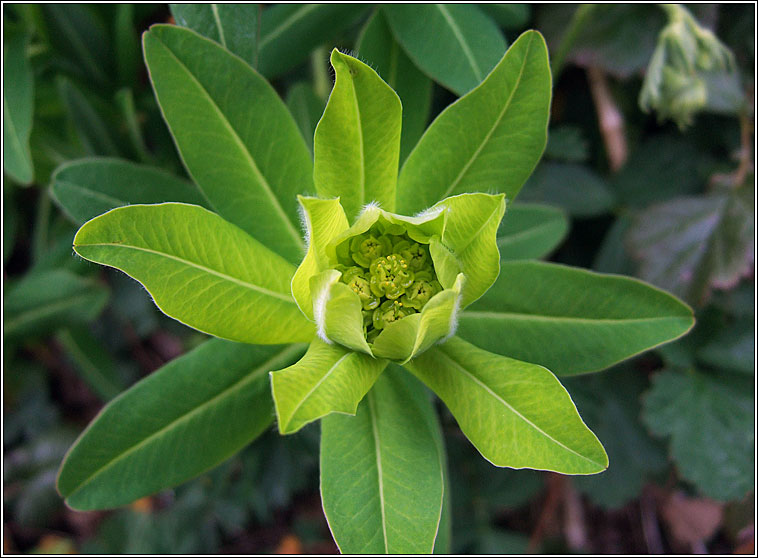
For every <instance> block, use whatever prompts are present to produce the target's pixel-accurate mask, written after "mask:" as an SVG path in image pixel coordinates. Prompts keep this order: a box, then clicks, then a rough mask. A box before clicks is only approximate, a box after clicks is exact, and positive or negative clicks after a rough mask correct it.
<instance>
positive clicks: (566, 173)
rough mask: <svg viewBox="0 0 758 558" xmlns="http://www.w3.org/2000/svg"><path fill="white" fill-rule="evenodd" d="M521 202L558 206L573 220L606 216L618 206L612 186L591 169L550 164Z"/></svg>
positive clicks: (532, 181) (534, 179)
mask: <svg viewBox="0 0 758 558" xmlns="http://www.w3.org/2000/svg"><path fill="white" fill-rule="evenodd" d="M520 199H521V201H530V202H538V203H546V204H548V205H557V206H559V207H561V208H563V209H564V210H565V211H566V212H567V213H568V214H569V215H571V216H572V217H593V216H595V215H602V214H603V213H607V212H608V211H609V210H610V209H611V207H613V203H614V200H613V194H612V193H611V191H610V190H609V188H608V184H607V183H606V182H605V180H603V179H602V178H601V177H600V176H598V175H597V174H595V172H593V171H592V170H590V169H589V168H588V167H586V166H584V165H576V164H572V163H553V162H549V161H548V162H543V163H541V164H540V165H539V166H538V167H537V170H535V171H534V174H533V175H532V176H531V177H530V178H529V180H528V181H527V183H526V184H525V185H524V189H523V191H522V192H521V198H520Z"/></svg>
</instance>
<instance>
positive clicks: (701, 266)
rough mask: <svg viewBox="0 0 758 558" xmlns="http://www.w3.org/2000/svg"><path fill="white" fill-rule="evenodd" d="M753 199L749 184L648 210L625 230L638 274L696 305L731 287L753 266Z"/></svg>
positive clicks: (753, 195) (674, 200) (675, 201)
mask: <svg viewBox="0 0 758 558" xmlns="http://www.w3.org/2000/svg"><path fill="white" fill-rule="evenodd" d="M754 200H755V190H754V187H753V184H752V183H748V184H745V185H744V186H742V187H740V188H739V189H737V190H735V191H732V192H728V193H714V194H709V195H705V196H697V197H695V196H693V197H689V198H676V199H673V200H670V201H668V202H665V203H662V204H659V205H655V206H652V207H651V208H649V209H647V210H646V211H644V212H643V213H642V214H640V215H639V217H638V218H637V220H636V221H635V223H634V224H633V225H632V226H631V227H630V229H629V232H628V233H627V234H628V236H627V240H628V242H629V247H630V249H631V251H632V253H633V255H635V256H636V257H637V258H638V259H640V260H641V264H640V268H639V274H640V276H641V277H642V278H643V279H645V280H647V281H650V282H651V283H655V284H656V285H659V286H661V287H663V288H665V289H668V290H670V291H672V292H673V293H675V294H678V295H679V296H682V297H684V298H685V299H687V300H689V301H692V302H694V303H697V304H702V303H703V302H704V301H705V300H706V299H707V297H708V294H709V292H710V289H711V288H714V287H715V288H721V289H728V288H731V287H733V286H734V285H736V284H737V282H739V280H740V279H741V278H742V277H744V276H746V275H748V274H749V273H750V272H751V271H752V269H753V263H754V261H753V260H754V255H753V251H754V239H753V237H754V231H755V216H754V214H753V209H754Z"/></svg>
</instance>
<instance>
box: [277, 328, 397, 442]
mask: <svg viewBox="0 0 758 558" xmlns="http://www.w3.org/2000/svg"><path fill="white" fill-rule="evenodd" d="M385 366H387V361H384V360H379V359H375V358H373V357H370V356H369V355H366V354H363V353H356V352H353V351H351V350H349V349H345V348H344V347H342V346H340V345H334V344H332V345H328V344H326V343H324V342H323V341H322V340H321V339H318V338H317V339H314V340H313V341H312V342H311V345H310V347H308V352H307V353H305V356H304V357H303V358H302V359H300V360H299V361H298V362H297V363H295V364H293V365H292V366H290V367H289V368H285V369H283V370H276V371H274V372H271V392H272V394H273V397H274V406H275V408H276V418H277V423H278V424H279V432H280V433H281V434H292V433H293V432H297V431H298V430H300V429H301V428H302V427H303V426H305V425H306V424H308V423H309V422H312V421H314V420H316V419H319V418H321V417H324V416H327V415H329V414H331V413H343V414H348V415H354V414H355V411H356V409H357V408H358V403H360V402H361V399H363V396H364V395H366V393H367V392H368V390H370V389H371V386H373V385H374V382H376V379H377V378H378V377H379V375H380V374H381V373H382V371H383V370H384V367H385Z"/></svg>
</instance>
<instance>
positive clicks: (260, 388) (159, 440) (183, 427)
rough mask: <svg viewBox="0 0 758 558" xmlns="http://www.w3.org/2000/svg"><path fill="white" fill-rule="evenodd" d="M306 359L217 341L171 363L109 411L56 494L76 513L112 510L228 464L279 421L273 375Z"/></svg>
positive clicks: (68, 465) (72, 454) (65, 470)
mask: <svg viewBox="0 0 758 558" xmlns="http://www.w3.org/2000/svg"><path fill="white" fill-rule="evenodd" d="M300 354H302V347H301V346H290V347H284V348H282V347H254V346H250V345H241V344H238V343H230V342H228V341H222V340H219V339H213V340H210V341H208V342H206V343H204V344H203V345H201V346H200V347H198V348H197V349H195V350H193V351H192V352H190V353H187V354H186V355H184V356H182V357H179V358H178V359H176V360H174V361H172V362H170V363H168V364H167V365H165V366H163V367H162V368H161V369H160V370H158V371H157V372H155V373H153V374H151V375H150V376H148V377H147V378H145V379H144V380H142V381H140V382H139V383H137V384H136V385H134V386H133V387H132V388H131V389H129V390H128V391H126V392H124V393H123V394H122V395H121V396H119V397H118V398H116V399H115V400H113V401H112V402H111V403H110V404H108V405H107V406H106V407H105V408H104V409H103V411H101V413H100V414H99V415H98V417H97V418H96V419H95V420H94V421H93V422H92V423H91V424H90V425H89V427H88V428H87V430H85V431H84V433H83V434H82V435H81V436H80V437H79V440H78V441H77V442H76V444H75V445H74V446H73V447H72V448H71V450H70V451H69V453H68V455H67V456H66V459H65V460H64V461H63V465H62V466H61V470H60V473H59V476H58V491H59V492H60V493H61V495H62V496H63V497H64V498H66V503H67V504H68V505H69V506H71V507H72V508H74V509H79V510H91V509H103V508H113V507H118V506H123V505H125V504H128V503H129V502H131V501H133V500H136V499H137V498H140V497H142V496H145V495H148V494H151V493H153V492H156V491H158V490H160V489H163V488H168V487H171V486H175V485H177V484H179V483H182V482H184V481H186V480H188V479H190V478H192V477H194V476H196V475H198V474H200V473H202V472H203V471H206V470H207V469H209V468H211V467H213V466H215V465H217V464H219V463H221V462H222V461H223V460H225V459H227V458H229V457H230V456H231V455H233V454H234V453H236V452H237V451H239V450H240V449H241V448H242V447H244V446H245V445H247V444H248V443H249V442H250V441H251V440H253V439H254V438H256V437H257V436H258V435H260V434H261V432H263V431H264V430H265V429H266V428H267V427H268V426H269V424H271V419H272V414H273V413H272V410H273V409H272V405H271V399H270V392H269V385H268V372H269V371H270V370H271V369H274V368H278V367H280V366H282V365H285V364H288V363H290V362H292V361H293V360H294V359H296V358H297V357H298V356H299V355H300ZM211 366H212V367H213V373H212V374H209V373H208V371H209V367H211ZM178 394H181V396H179V395H178Z"/></svg>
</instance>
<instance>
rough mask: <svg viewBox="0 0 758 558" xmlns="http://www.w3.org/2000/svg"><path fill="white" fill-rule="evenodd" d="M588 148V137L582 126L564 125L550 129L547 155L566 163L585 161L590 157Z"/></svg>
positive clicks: (546, 149) (546, 148)
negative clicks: (585, 135)
mask: <svg viewBox="0 0 758 558" xmlns="http://www.w3.org/2000/svg"><path fill="white" fill-rule="evenodd" d="M588 149H589V146H588V145H587V139H586V138H585V137H584V133H583V131H582V129H581V128H579V127H578V126H571V125H563V126H558V127H556V128H551V129H550V131H549V133H548V136H547V147H545V157H547V158H548V159H554V160H556V161H563V162H565V163H583V162H585V161H586V160H587V157H589V153H588Z"/></svg>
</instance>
